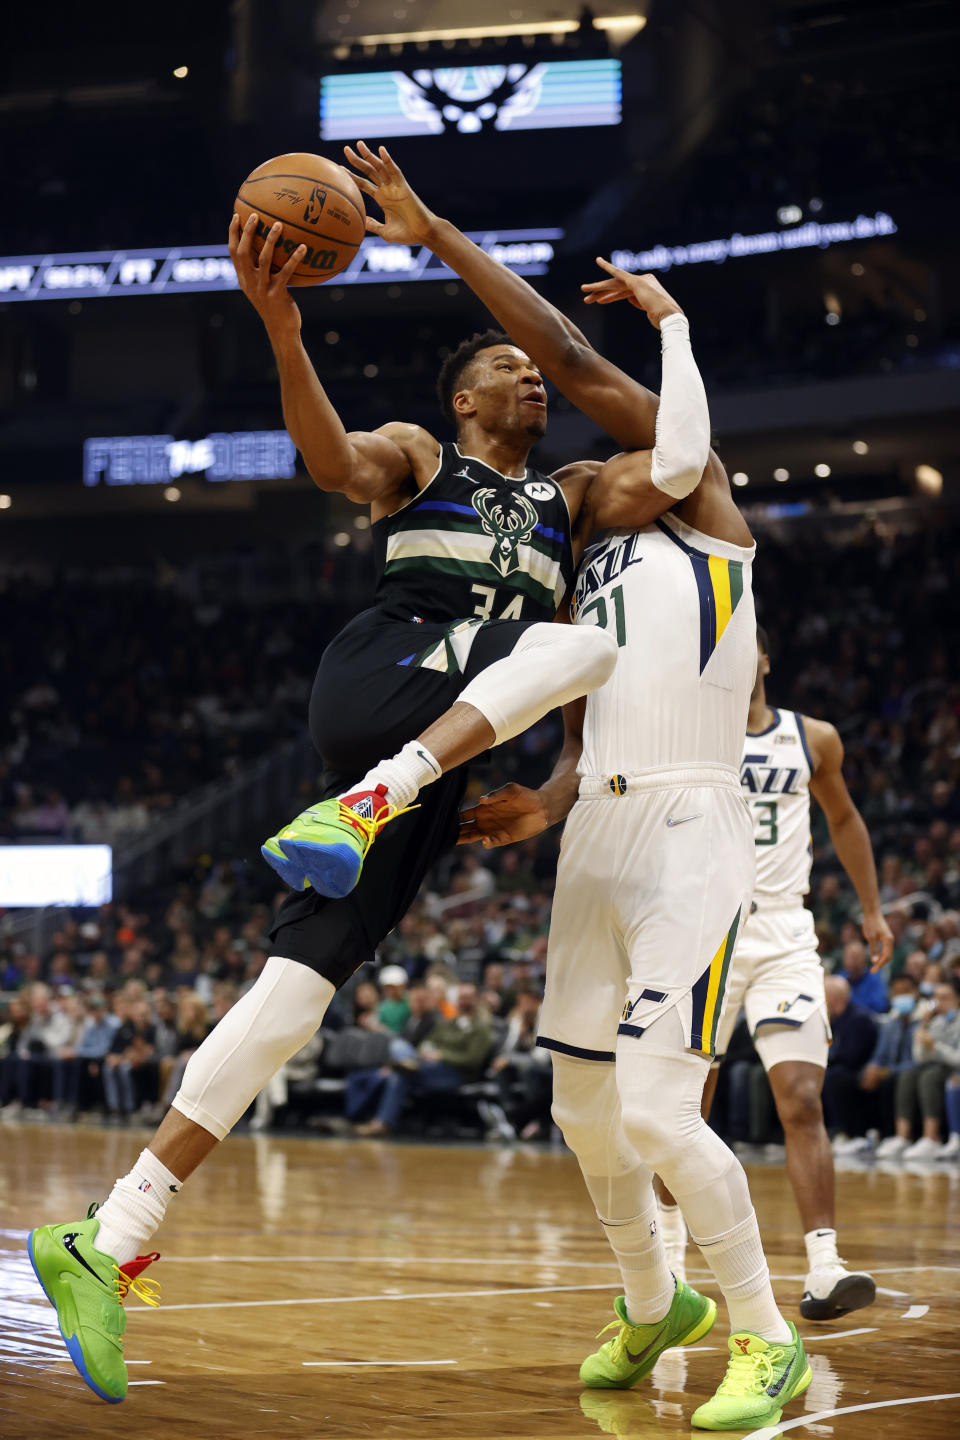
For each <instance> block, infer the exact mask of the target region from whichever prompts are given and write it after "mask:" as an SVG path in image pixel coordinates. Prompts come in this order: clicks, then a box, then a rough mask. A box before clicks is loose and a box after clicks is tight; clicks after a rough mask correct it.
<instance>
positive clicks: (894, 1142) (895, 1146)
mask: <svg viewBox="0 0 960 1440" xmlns="http://www.w3.org/2000/svg"><path fill="white" fill-rule="evenodd" d="M909 1149H910V1141H909V1140H904V1139H903V1137H902V1136H901V1135H888V1136H887V1138H886V1140H882V1141H881V1142H880V1144H879V1145H878V1146H877V1159H878V1160H899V1159H900V1157H901V1156H902V1154H903V1152H904V1150H909Z"/></svg>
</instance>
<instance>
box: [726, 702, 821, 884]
mask: <svg viewBox="0 0 960 1440" xmlns="http://www.w3.org/2000/svg"><path fill="white" fill-rule="evenodd" d="M770 708H771V709H773V707H772V706H771V707H770ZM812 774H813V763H812V761H811V759H810V747H809V746H808V745H807V736H806V732H805V731H804V728H803V716H802V715H798V714H796V713H795V712H794V711H793V710H773V723H772V725H768V726H767V728H766V730H761V731H760V732H759V734H756V735H751V734H750V733H749V732H748V733H747V736H746V739H745V740H744V742H743V759H742V762H741V766H740V783H741V785H742V786H743V793H744V795H745V796H746V799H747V801H748V803H749V806H750V812H751V814H752V816H753V832H754V840H755V842H756V849H757V894H758V895H769V896H777V897H778V899H781V900H786V899H789V898H790V897H796V899H797V903H798V904H799V903H800V896H801V895H805V894H806V893H807V891H808V890H809V889H810V865H811V863H812V842H811V839H810V788H809V787H810V777H811V775H812Z"/></svg>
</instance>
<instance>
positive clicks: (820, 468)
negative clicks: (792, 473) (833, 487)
mask: <svg viewBox="0 0 960 1440" xmlns="http://www.w3.org/2000/svg"><path fill="white" fill-rule="evenodd" d="M813 473H814V475H816V477H817V479H818V480H826V478H827V476H828V475H829V474H830V466H829V465H824V464H822V463H821V464H820V465H814V467H813Z"/></svg>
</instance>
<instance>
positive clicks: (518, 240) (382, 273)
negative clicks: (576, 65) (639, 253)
mask: <svg viewBox="0 0 960 1440" xmlns="http://www.w3.org/2000/svg"><path fill="white" fill-rule="evenodd" d="M469 239H471V240H475V241H476V243H477V244H478V245H479V246H480V248H481V249H482V250H485V251H486V252H487V254H488V255H492V256H493V258H494V259H495V260H499V261H500V263H501V264H502V265H506V266H507V267H508V269H510V270H514V271H515V272H516V273H517V274H518V275H546V273H547V271H548V270H549V268H550V262H551V261H552V260H553V256H554V249H555V246H556V244H557V241H559V240H562V239H563V231H562V230H556V229H553V230H483V231H471V232H470V235H469ZM456 278H457V277H456V275H454V273H453V271H452V270H448V269H447V267H446V265H444V264H442V263H441V262H440V261H439V260H438V259H437V257H436V256H435V255H434V254H433V252H432V251H430V250H428V249H427V248H426V246H424V245H386V244H384V242H383V241H382V240H377V239H373V238H372V237H368V238H367V239H366V240H364V241H363V243H362V245H361V246H360V249H359V250H358V251H357V253H356V255H355V256H354V257H353V259H352V260H351V262H350V264H349V265H348V267H347V269H346V270H344V271H342V272H341V273H340V274H339V275H338V276H337V277H336V282H335V283H336V284H337V285H370V284H373V285H376V284H383V283H384V282H389V281H393V282H395V281H397V280H455V279H456ZM237 288H238V286H237V274H236V271H235V270H234V268H233V262H232V260H231V259H230V256H229V254H228V252H227V247H226V245H195V246H193V247H182V248H174V249H172V250H162V249H155V250H117V251H113V250H108V251H85V252H82V253H78V254H74V255H19V256H12V257H10V258H0V304H3V303H8V302H9V301H11V300H94V299H96V298H98V297H100V296H104V297H106V296H111V295H187V294H190V293H192V292H194V291H204V290H236V289H237Z"/></svg>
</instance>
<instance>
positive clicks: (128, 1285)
mask: <svg viewBox="0 0 960 1440" xmlns="http://www.w3.org/2000/svg"><path fill="white" fill-rule="evenodd" d="M113 1268H114V1270H116V1272H117V1298H118V1299H119V1300H125V1299H126V1298H127V1293H128V1291H131V1290H132V1291H133V1293H134V1295H136V1297H137V1299H138V1300H142V1301H143V1303H144V1305H153V1306H157V1305H159V1304H160V1291H161V1288H162V1287H161V1285H160V1281H159V1280H151V1279H150V1278H149V1277H142V1276H139V1275H138V1276H137V1277H136V1279H134V1280H131V1279H130V1276H129V1275H125V1274H124V1273H123V1271H122V1270H121V1269H120V1266H119V1265H114V1267H113Z"/></svg>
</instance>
